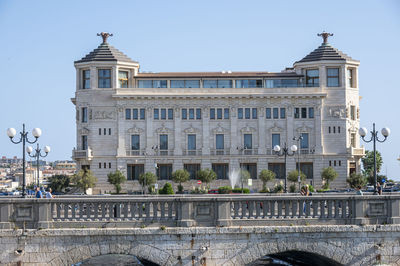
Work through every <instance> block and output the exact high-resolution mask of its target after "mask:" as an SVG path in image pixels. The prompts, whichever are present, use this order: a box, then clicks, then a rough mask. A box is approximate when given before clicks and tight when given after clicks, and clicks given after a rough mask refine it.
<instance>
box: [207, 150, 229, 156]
mask: <svg viewBox="0 0 400 266" xmlns="http://www.w3.org/2000/svg"><path fill="white" fill-rule="evenodd" d="M229 154H230V149H211V150H210V155H229Z"/></svg>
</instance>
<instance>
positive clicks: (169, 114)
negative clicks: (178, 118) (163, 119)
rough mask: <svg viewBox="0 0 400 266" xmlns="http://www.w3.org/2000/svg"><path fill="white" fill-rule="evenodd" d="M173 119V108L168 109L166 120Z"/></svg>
mask: <svg viewBox="0 0 400 266" xmlns="http://www.w3.org/2000/svg"><path fill="white" fill-rule="evenodd" d="M173 119H174V109H171V108H170V109H168V120H173Z"/></svg>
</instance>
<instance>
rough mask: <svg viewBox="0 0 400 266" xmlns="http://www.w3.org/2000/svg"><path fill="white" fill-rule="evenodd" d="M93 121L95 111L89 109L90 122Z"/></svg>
mask: <svg viewBox="0 0 400 266" xmlns="http://www.w3.org/2000/svg"><path fill="white" fill-rule="evenodd" d="M92 119H93V110H92V109H89V120H92Z"/></svg>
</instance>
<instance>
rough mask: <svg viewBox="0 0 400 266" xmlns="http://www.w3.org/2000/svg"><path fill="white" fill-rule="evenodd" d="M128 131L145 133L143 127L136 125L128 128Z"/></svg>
mask: <svg viewBox="0 0 400 266" xmlns="http://www.w3.org/2000/svg"><path fill="white" fill-rule="evenodd" d="M127 132H128V133H131V134H132V133H133V134H141V133H143V132H144V130H143V129H141V128H138V127H137V126H136V125H135V126H134V127H131V128H129V129H128V130H127Z"/></svg>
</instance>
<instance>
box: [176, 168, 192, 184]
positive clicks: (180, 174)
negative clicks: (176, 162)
mask: <svg viewBox="0 0 400 266" xmlns="http://www.w3.org/2000/svg"><path fill="white" fill-rule="evenodd" d="M189 177H190V174H189V172H188V171H186V170H185V169H179V170H176V171H175V172H173V173H172V180H173V181H174V182H175V183H179V185H182V183H184V182H186V181H188V180H189Z"/></svg>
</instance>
